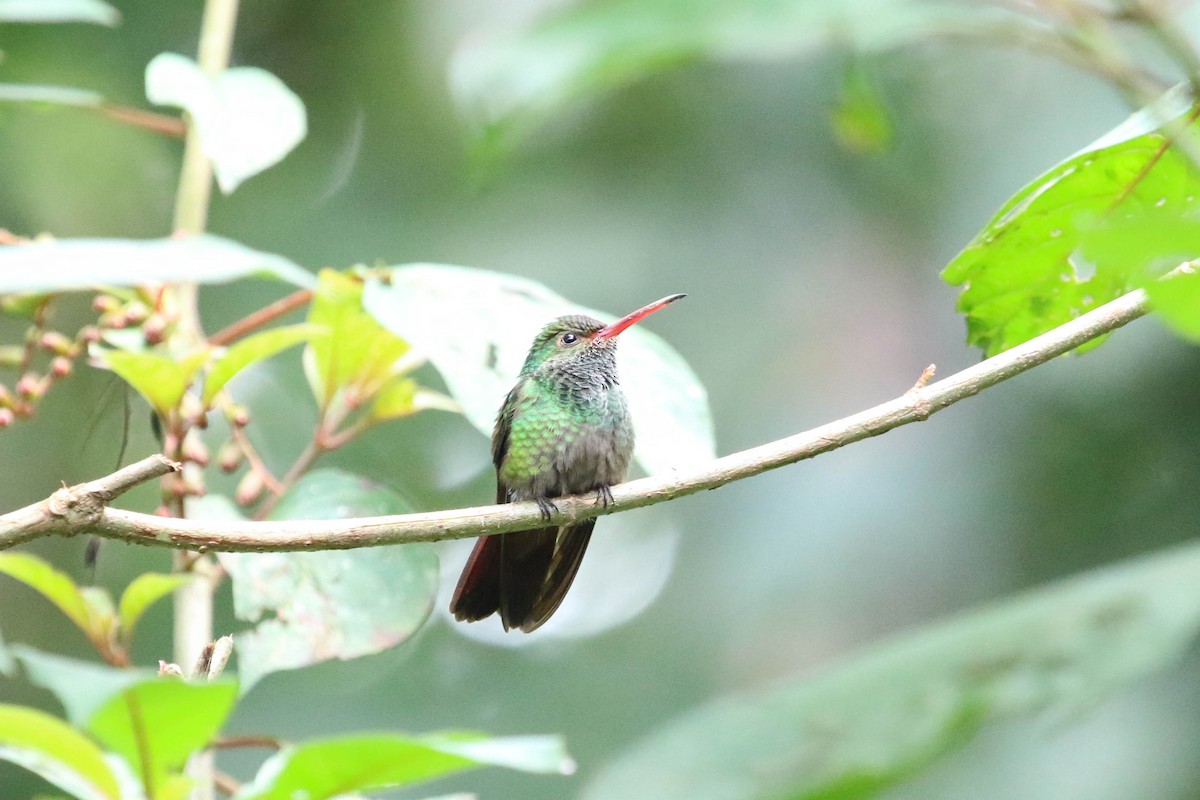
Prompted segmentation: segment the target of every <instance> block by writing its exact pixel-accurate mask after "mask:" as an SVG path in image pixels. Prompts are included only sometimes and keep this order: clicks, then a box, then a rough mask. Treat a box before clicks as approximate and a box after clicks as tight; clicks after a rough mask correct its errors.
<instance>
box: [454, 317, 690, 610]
mask: <svg viewBox="0 0 1200 800" xmlns="http://www.w3.org/2000/svg"><path fill="white" fill-rule="evenodd" d="M681 297H684V295H682V294H675V295H671V296H670V297H664V298H663V299H662V300H658V301H656V302H654V303H651V304H650V305H648V306H645V307H643V308H639V309H638V310H637V311H634V312H633V313H632V314H628V315H626V316H624V317H622V318H621V319H619V320H617V321H616V322H614V323H612V324H611V325H605V324H604V323H602V322H600V321H599V320H596V319H593V318H591V317H586V316H582V315H575V316H569V317H559V318H558V319H556V320H554V321H553V322H551V323H550V324H548V325H547V326H546V327H544V328H542V332H541V333H539V334H538V335H537V338H535V339H534V340H533V346H532V347H531V348H530V349H529V355H528V356H526V357H525V364H524V366H522V367H521V373H520V376H519V377H518V378H517V383H516V385H515V386H513V388H512V390H511V391H509V393H508V396H507V397H505V398H504V405H502V406H501V407H500V413H499V415H498V416H497V417H496V427H495V430H494V431H493V432H492V462H493V463H494V464H495V466H496V502H497V503H513V502H520V501H523V500H534V501H536V502H537V504H538V506H539V507H541V509H542V514H543V516H544V517H545V518H547V519H549V517H550V512H551V510H553V509H554V508H555V506H554V498H556V497H563V496H565V495H572V494H584V493H586V492H596V493H597V497H596V502H598V503H600V502H603V503H607V502H608V501H609V500H610V499H611V498H612V495H611V494H610V492H609V487H610V486H613V485H615V484H618V483H620V482H621V481H623V480H624V479H625V473H626V471H627V470H628V469H629V459H630V457H631V456H632V455H633V423H632V422H631V421H630V418H629V409H628V407H627V405H626V402H625V395H624V394H622V392H621V387H620V385H619V383H618V381H617V361H616V350H617V336H618V335H619V334H620V333H621V332H622V331H624V330H625V329H626V328H628V327H629V326H631V325H633V324H634V323H635V322H637V321H639V320H641V319H643V318H645V317H646V316H648V315H650V314H653V313H654V312H655V311H658V310H659V309H661V308H664V307H666V306H667V305H669V304H671V303H674V302H675V301H676V300H678V299H680V298H681ZM595 524H596V520H594V519H589V520H585V521H583V522H579V523H576V524H574V525H562V526H552V527H545V528H534V529H533V530H527V531H514V532H512V533H506V534H503V535H497V536H482V537H480V538H479V540H478V541H477V542H476V543H475V549H474V550H473V551H472V552H471V557H470V559H468V560H467V565H466V567H464V568H463V572H462V577H460V578H459V579H458V586H457V587H456V588H455V590H454V597H453V599H452V600H451V601H450V611H451V613H453V614H454V616H455V618H456V619H459V620H465V621H468V622H474V621H476V620H480V619H483V618H485V617H488V616H491V615H492V614H494V613H497V612H499V614H500V621H501V622H502V623H503V624H504V629H505V630H511V629H512V628H519V629H520V630H522V631H527V632H528V631H532V630H535V629H536V628H538V627H539V626H541V624H542V623H544V622H545V621H546V620H548V619H549V618H550V615H551V614H553V613H554V611H555V610H556V609H557V608H558V606H559V604H560V603H562V600H563V597H564V596H565V595H566V593H567V589H569V588H570V586H571V581H573V580H574V579H575V573H576V572H578V570H579V563H580V561H582V560H583V553H584V551H585V550H586V549H587V546H588V541H589V540H590V539H591V537H592V528H593V527H594V526H595Z"/></svg>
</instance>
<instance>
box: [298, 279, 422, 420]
mask: <svg viewBox="0 0 1200 800" xmlns="http://www.w3.org/2000/svg"><path fill="white" fill-rule="evenodd" d="M362 298H363V285H362V283H361V282H360V281H359V280H358V279H357V278H354V277H352V276H350V275H346V274H343V273H341V272H338V271H336V270H332V269H325V270H321V273H320V276H319V281H318V285H317V290H316V294H315V295H314V296H313V301H312V305H311V306H310V307H309V311H308V321H309V323H310V324H314V325H321V326H324V327H325V328H327V329H328V331H329V335H328V336H323V337H321V338H320V339H317V340H315V341H313V342H312V343H311V344H310V345H309V346H308V348H307V349H306V350H305V353H304V366H305V372H306V374H307V375H308V380H309V384H310V385H311V386H312V389H313V394H314V395H315V396H316V398H317V402H318V403H319V404H320V405H321V406H322V407H324V406H326V405H328V404H329V403H330V402H331V401H332V400H333V398H334V396H335V395H337V393H338V392H340V391H350V392H351V393H352V394H353V395H355V396H354V398H353V400H354V402H355V403H356V404H357V403H361V402H364V401H365V400H366V399H368V398H369V397H371V395H372V394H374V393H375V392H376V391H377V390H378V389H380V388H381V387H383V386H384V385H385V384H386V383H387V382H388V381H389V380H391V379H392V377H393V366H394V365H395V363H396V361H397V360H398V359H399V358H400V357H401V356H403V355H404V354H405V353H407V352H408V349H409V346H408V343H407V342H405V341H404V340H403V339H398V338H396V337H395V336H393V335H392V334H391V333H389V332H388V331H387V330H385V329H384V328H383V327H381V326H380V324H379V323H378V322H377V321H376V320H375V318H374V317H372V316H371V315H370V314H368V313H367V312H366V311H364V310H363V301H362Z"/></svg>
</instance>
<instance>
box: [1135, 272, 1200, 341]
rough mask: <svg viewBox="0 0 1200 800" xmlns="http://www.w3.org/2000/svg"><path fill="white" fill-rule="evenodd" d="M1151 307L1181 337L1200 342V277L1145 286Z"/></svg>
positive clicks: (1185, 277) (1195, 275)
mask: <svg viewBox="0 0 1200 800" xmlns="http://www.w3.org/2000/svg"><path fill="white" fill-rule="evenodd" d="M1146 291H1147V292H1149V294H1150V307H1151V308H1153V309H1154V310H1155V311H1156V312H1158V315H1159V316H1160V317H1161V318H1162V319H1164V320H1165V321H1166V322H1167V324H1168V325H1170V326H1171V327H1172V328H1174V329H1175V330H1176V331H1177V332H1178V333H1179V335H1180V336H1183V337H1184V338H1185V339H1188V340H1190V341H1192V342H1196V343H1200V275H1197V274H1196V273H1191V274H1187V275H1180V276H1178V277H1175V278H1172V279H1171V280H1168V281H1155V282H1152V283H1150V284H1149V285H1148V286H1147V287H1146Z"/></svg>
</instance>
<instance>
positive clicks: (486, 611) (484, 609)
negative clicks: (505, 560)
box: [450, 536, 503, 622]
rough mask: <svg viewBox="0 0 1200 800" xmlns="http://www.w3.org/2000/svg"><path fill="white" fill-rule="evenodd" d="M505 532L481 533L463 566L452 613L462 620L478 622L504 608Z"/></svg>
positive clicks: (451, 609) (455, 588)
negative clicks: (502, 556) (502, 548)
mask: <svg viewBox="0 0 1200 800" xmlns="http://www.w3.org/2000/svg"><path fill="white" fill-rule="evenodd" d="M502 538H503V537H501V536H480V537H479V538H478V539H477V540H476V541H475V549H474V550H472V551H471V557H470V558H469V559H467V565H466V566H465V567H463V571H462V575H461V576H460V577H459V579H458V586H456V587H454V597H453V598H451V600H450V613H451V614H453V615H454V618H455V619H457V620H459V621H460V622H476V621H477V620H481V619H484V618H485V617H490V616H491V615H492V614H494V613H496V611H497V610H498V609H499V608H500V540H501V539H502Z"/></svg>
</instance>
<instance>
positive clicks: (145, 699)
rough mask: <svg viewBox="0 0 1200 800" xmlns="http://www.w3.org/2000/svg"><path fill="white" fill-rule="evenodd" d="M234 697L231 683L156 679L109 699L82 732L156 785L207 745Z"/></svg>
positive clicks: (234, 693)
mask: <svg viewBox="0 0 1200 800" xmlns="http://www.w3.org/2000/svg"><path fill="white" fill-rule="evenodd" d="M237 694H238V687H237V684H236V683H233V682H232V681H225V680H218V681H212V682H206V683H189V682H186V681H181V680H179V679H177V678H160V677H158V676H157V675H155V676H153V677H148V678H146V679H144V680H142V681H140V682H138V683H137V684H136V685H134V686H132V687H130V688H129V689H126V690H125V691H124V692H122V693H121V694H119V695H116V696H113V697H111V698H109V699H108V701H107V702H106V703H104V704H103V705H102V706H101V707H100V708H99V710H98V711H97V712H96V714H95V715H94V716H93V717H92V718H91V720H89V722H88V725H87V729H88V731H89V732H90V733H91V734H92V735H93V736H95V737H96V739H98V740H99V741H100V742H101V743H102V744H104V745H105V746H106V747H108V748H109V749H111V750H113V751H114V752H116V753H118V754H120V755H121V756H122V757H123V758H124V759H125V760H126V761H128V762H129V764H130V765H131V766H133V767H134V769H135V770H136V772H137V773H138V774H139V775H142V774H144V773H145V771H146V770H147V769H148V770H149V772H150V776H151V778H152V780H153V781H154V783H155V785H158V784H161V783H163V782H164V781H167V780H168V779H169V778H170V776H171V775H172V773H177V772H179V771H180V770H181V769H182V768H183V765H184V762H186V761H187V759H188V757H189V756H191V755H192V754H193V753H195V752H196V751H198V750H201V749H203V748H204V747H206V746H207V745H208V743H209V742H210V741H211V740H212V738H213V737H214V736H215V735H216V734H217V732H218V731H219V730H220V729H221V725H222V724H223V723H224V722H225V719H226V718H227V717H228V716H229V713H230V712H231V711H232V710H233V706H234V703H235V701H236V700H237ZM139 742H143V743H146V745H147V746H146V747H145V748H143V747H142V745H140V744H139ZM143 764H145V766H143Z"/></svg>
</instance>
